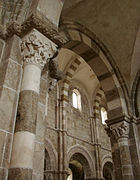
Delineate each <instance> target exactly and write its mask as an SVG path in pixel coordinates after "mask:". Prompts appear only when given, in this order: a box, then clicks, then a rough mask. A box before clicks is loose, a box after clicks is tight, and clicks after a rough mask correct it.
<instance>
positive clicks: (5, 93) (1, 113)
mask: <svg viewBox="0 0 140 180" xmlns="http://www.w3.org/2000/svg"><path fill="white" fill-rule="evenodd" d="M0 92H1V94H0V95H1V97H0V119H1V123H0V128H1V129H3V130H7V131H9V132H13V128H14V122H15V114H16V110H17V106H16V104H17V93H16V92H14V91H12V90H10V89H7V88H4V87H3V88H0Z"/></svg>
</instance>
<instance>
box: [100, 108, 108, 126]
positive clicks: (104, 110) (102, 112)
mask: <svg viewBox="0 0 140 180" xmlns="http://www.w3.org/2000/svg"><path fill="white" fill-rule="evenodd" d="M101 118H102V123H103V124H106V123H105V121H106V120H107V111H106V109H105V108H104V107H101Z"/></svg>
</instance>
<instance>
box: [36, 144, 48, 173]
mask: <svg viewBox="0 0 140 180" xmlns="http://www.w3.org/2000/svg"><path fill="white" fill-rule="evenodd" d="M44 150H45V148H44V145H43V144H40V143H37V142H36V143H35V151H34V160H33V169H34V172H35V173H38V174H43V172H44V155H45V153H44Z"/></svg>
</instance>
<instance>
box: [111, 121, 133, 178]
mask: <svg viewBox="0 0 140 180" xmlns="http://www.w3.org/2000/svg"><path fill="white" fill-rule="evenodd" d="M110 130H111V134H110V136H111V142H112V153H113V154H112V155H113V161H114V165H115V176H116V180H133V179H134V177H133V170H132V163H131V156H130V150H129V139H128V138H129V122H127V121H121V122H118V123H115V124H112V125H111V126H110Z"/></svg>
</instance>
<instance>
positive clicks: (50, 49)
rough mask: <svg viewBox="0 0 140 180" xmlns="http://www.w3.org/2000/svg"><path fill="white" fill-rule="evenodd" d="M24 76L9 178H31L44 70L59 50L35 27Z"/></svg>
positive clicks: (26, 43) (27, 42)
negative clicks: (41, 79) (42, 72)
mask: <svg viewBox="0 0 140 180" xmlns="http://www.w3.org/2000/svg"><path fill="white" fill-rule="evenodd" d="M21 51H22V54H23V61H24V65H23V78H22V84H21V91H20V98H19V104H18V112H17V119H16V126H15V134H14V140H13V149H12V156H11V163H10V169H9V175H8V180H13V179H18V180H31V179H32V171H33V155H34V146H35V133H36V118H37V105H38V97H39V89H40V77H41V70H42V69H43V67H44V65H45V64H46V62H47V61H48V59H50V58H52V57H53V56H54V53H55V52H56V47H55V45H54V44H53V43H52V42H51V41H50V40H49V39H47V38H46V37H44V36H43V35H42V34H40V33H39V32H38V31H36V30H35V29H33V30H32V31H31V32H30V33H29V34H28V35H27V36H26V37H24V39H23V42H22V45H21Z"/></svg>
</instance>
